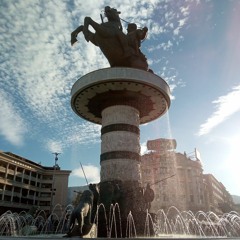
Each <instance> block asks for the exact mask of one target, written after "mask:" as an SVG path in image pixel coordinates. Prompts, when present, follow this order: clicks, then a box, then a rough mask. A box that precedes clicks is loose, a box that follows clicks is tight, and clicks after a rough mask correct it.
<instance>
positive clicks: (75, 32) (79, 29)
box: [71, 25, 84, 46]
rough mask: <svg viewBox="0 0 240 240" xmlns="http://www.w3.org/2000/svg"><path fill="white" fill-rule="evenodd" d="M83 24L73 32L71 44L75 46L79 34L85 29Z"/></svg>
mask: <svg viewBox="0 0 240 240" xmlns="http://www.w3.org/2000/svg"><path fill="white" fill-rule="evenodd" d="M83 28H84V27H83V25H81V26H79V27H78V28H77V29H75V30H74V31H73V32H72V33H71V45H72V46H73V44H74V43H75V42H77V35H78V34H79V33H80V32H82V31H83Z"/></svg>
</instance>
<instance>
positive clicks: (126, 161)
mask: <svg viewBox="0 0 240 240" xmlns="http://www.w3.org/2000/svg"><path fill="white" fill-rule="evenodd" d="M139 124H140V120H139V111H138V110H137V109H136V108H134V107H131V106H127V105H114V106H110V107H107V108H105V109H103V111H102V129H101V139H102V145H101V157H100V160H101V182H105V181H113V180H120V181H137V182H140V181H141V173H140V143H139V140H140V130H139Z"/></svg>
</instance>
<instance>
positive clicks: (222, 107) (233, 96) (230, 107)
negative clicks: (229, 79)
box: [197, 85, 240, 136]
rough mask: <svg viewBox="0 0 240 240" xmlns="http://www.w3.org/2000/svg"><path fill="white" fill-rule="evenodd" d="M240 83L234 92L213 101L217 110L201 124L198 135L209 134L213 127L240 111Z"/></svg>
mask: <svg viewBox="0 0 240 240" xmlns="http://www.w3.org/2000/svg"><path fill="white" fill-rule="evenodd" d="M239 102H240V85H239V86H236V87H234V88H233V89H232V92H230V93H228V94H227V95H225V96H221V97H219V98H218V99H217V100H215V101H213V104H214V105H215V108H216V110H215V112H214V113H213V114H212V115H211V116H210V117H209V118H208V119H207V120H206V121H205V123H203V124H202V125H201V126H200V129H199V131H198V134H197V135H198V136H202V135H205V134H208V133H209V132H210V131H211V130H212V129H213V128H215V127H217V126H218V125H219V124H221V123H222V122H224V121H225V120H227V119H228V118H229V117H230V116H231V115H233V114H234V113H236V112H238V111H240V105H239Z"/></svg>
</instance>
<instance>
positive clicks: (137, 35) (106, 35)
mask: <svg viewBox="0 0 240 240" xmlns="http://www.w3.org/2000/svg"><path fill="white" fill-rule="evenodd" d="M104 11H105V16H106V18H107V19H108V21H107V22H104V21H103V17H102V15H101V18H102V23H101V24H99V23H96V22H95V21H93V20H92V18H90V17H85V19H84V25H81V26H79V27H78V28H77V29H76V30H74V31H73V32H72V34H71V45H73V44H74V43H75V42H77V35H78V34H79V33H80V32H82V33H83V35H84V37H85V39H86V41H87V42H89V41H90V42H92V43H93V44H94V45H96V46H98V47H99V48H100V49H101V51H102V53H103V54H104V56H105V57H106V58H107V60H108V62H109V64H110V66H111V67H132V68H138V69H142V70H146V71H150V72H152V70H150V69H149V68H148V63H147V59H146V57H145V55H144V54H143V53H142V52H141V50H140V47H141V42H142V41H143V40H144V39H145V38H146V35H147V32H148V28H147V27H144V28H142V29H138V28H137V25H136V24H135V23H129V24H128V28H127V34H125V33H124V32H123V28H122V24H121V20H120V17H119V14H120V12H119V11H117V9H115V8H111V7H109V6H106V7H105V9H104ZM89 26H92V28H93V29H94V30H95V32H94V33H93V32H91V31H90V30H89Z"/></svg>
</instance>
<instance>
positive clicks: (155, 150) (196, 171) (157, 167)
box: [141, 139, 233, 213]
mask: <svg viewBox="0 0 240 240" xmlns="http://www.w3.org/2000/svg"><path fill="white" fill-rule="evenodd" d="M176 145H177V143H176V140H174V139H156V140H151V141H148V143H147V148H148V153H147V154H144V155H143V156H142V157H141V171H142V180H143V186H146V184H148V183H149V184H150V185H151V187H152V189H153V190H154V192H155V199H154V201H153V202H152V204H151V209H150V211H151V212H157V211H158V210H159V209H164V210H166V209H169V208H170V207H171V206H175V207H177V208H178V209H179V210H181V211H185V210H186V211H188V210H190V211H192V212H197V211H204V212H207V211H213V212H215V213H224V212H229V211H231V210H232V209H233V201H232V197H231V195H230V194H229V193H228V192H227V190H226V188H225V187H224V185H223V184H222V183H220V182H218V181H217V179H216V178H214V177H213V175H211V174H203V167H202V164H201V159H200V154H199V152H198V151H197V150H196V149H195V151H194V152H193V153H192V154H186V153H183V154H182V153H177V152H175V149H176Z"/></svg>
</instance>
